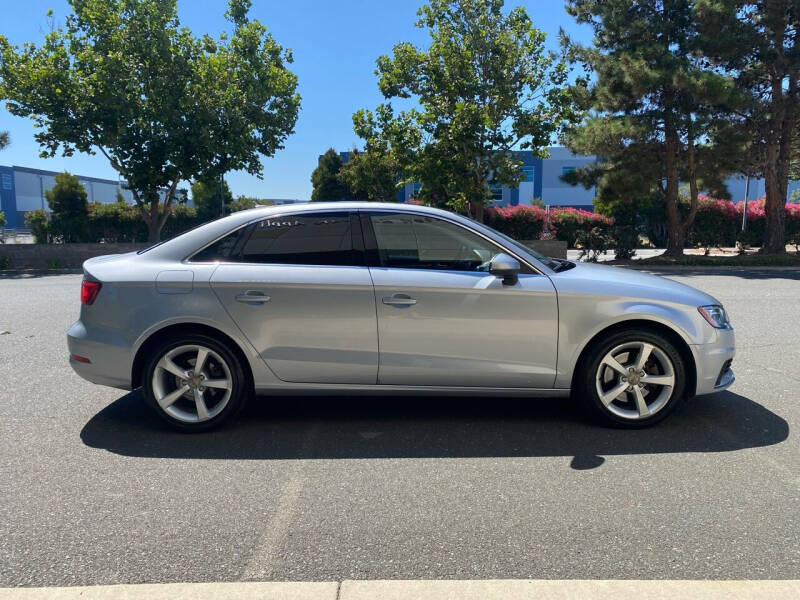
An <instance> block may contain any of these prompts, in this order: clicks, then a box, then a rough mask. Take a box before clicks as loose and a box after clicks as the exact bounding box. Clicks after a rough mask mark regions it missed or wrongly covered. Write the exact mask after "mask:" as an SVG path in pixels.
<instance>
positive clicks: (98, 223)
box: [89, 201, 147, 243]
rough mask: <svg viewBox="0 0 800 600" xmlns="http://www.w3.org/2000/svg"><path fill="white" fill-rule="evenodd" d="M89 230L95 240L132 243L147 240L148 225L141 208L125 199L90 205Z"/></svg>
mask: <svg viewBox="0 0 800 600" xmlns="http://www.w3.org/2000/svg"><path fill="white" fill-rule="evenodd" d="M89 230H90V237H91V238H92V241H93V242H101V241H104V242H108V243H124V242H127V243H132V242H145V241H147V226H146V225H145V223H144V221H143V220H142V217H141V214H140V213H139V209H138V208H137V207H135V206H131V205H130V204H126V203H125V202H124V201H122V202H115V203H113V204H102V203H100V202H93V203H92V204H90V205H89Z"/></svg>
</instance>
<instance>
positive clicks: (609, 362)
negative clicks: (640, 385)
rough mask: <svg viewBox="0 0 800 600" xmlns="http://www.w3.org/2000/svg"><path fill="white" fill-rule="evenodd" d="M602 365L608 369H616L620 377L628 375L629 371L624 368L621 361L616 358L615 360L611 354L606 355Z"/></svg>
mask: <svg viewBox="0 0 800 600" xmlns="http://www.w3.org/2000/svg"><path fill="white" fill-rule="evenodd" d="M602 364H604V365H606V366H607V367H610V368H612V369H614V370H615V371H616V372H617V373H619V374H620V375H627V374H628V369H626V368H625V367H623V366H622V365H621V364H620V363H619V361H618V360H617V359H616V358H614V357H613V356H611V355H610V354H606V356H605V358H604V359H603V363H602Z"/></svg>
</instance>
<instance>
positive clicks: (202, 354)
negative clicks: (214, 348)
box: [194, 347, 208, 373]
mask: <svg viewBox="0 0 800 600" xmlns="http://www.w3.org/2000/svg"><path fill="white" fill-rule="evenodd" d="M207 357H208V350H206V349H205V348H202V347H200V348H198V349H197V359H196V360H195V362H194V372H195V373H200V372H201V371H202V370H203V367H204V366H205V364H206V358H207Z"/></svg>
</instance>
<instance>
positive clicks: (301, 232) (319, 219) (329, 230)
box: [237, 212, 356, 265]
mask: <svg viewBox="0 0 800 600" xmlns="http://www.w3.org/2000/svg"><path fill="white" fill-rule="evenodd" d="M237 260H238V261H240V262H247V263H269V264H284V265H354V264H356V262H355V257H354V252H353V236H352V232H351V224H350V214H349V213H347V212H328V213H312V214H299V215H287V216H283V217H271V218H269V219H264V220H263V221H259V222H258V223H256V224H255V226H254V227H253V229H252V233H251V234H250V237H249V238H248V239H247V241H246V242H245V243H244V245H243V246H242V249H241V251H240V252H239V253H238V257H237Z"/></svg>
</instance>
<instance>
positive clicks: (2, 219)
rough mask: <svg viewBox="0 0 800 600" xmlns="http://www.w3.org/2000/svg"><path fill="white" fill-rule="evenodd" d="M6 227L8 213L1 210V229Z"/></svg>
mask: <svg viewBox="0 0 800 600" xmlns="http://www.w3.org/2000/svg"><path fill="white" fill-rule="evenodd" d="M5 226H6V213H4V212H3V211H2V210H0V227H5Z"/></svg>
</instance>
